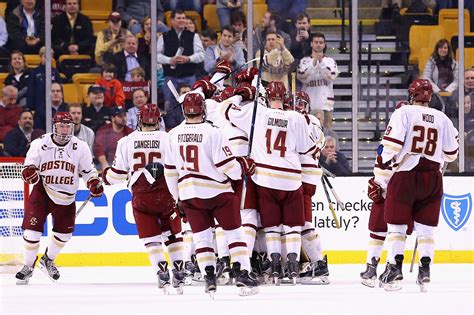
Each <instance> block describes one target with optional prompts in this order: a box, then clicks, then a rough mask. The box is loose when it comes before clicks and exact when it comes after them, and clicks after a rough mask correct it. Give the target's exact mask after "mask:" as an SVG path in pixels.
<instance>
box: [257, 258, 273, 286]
mask: <svg viewBox="0 0 474 315" xmlns="http://www.w3.org/2000/svg"><path fill="white" fill-rule="evenodd" d="M257 259H258V263H259V266H258V271H259V275H260V276H261V277H262V283H264V284H265V283H266V284H271V283H273V279H272V277H271V274H272V262H271V261H270V259H268V255H267V253H265V252H261V253H258V258H257Z"/></svg>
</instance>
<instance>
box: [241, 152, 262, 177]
mask: <svg viewBox="0 0 474 315" xmlns="http://www.w3.org/2000/svg"><path fill="white" fill-rule="evenodd" d="M236 160H237V162H239V164H240V167H241V168H242V176H243V175H245V176H252V175H253V174H255V168H256V167H257V165H256V164H255V161H254V160H253V159H251V158H249V157H246V156H238V157H236Z"/></svg>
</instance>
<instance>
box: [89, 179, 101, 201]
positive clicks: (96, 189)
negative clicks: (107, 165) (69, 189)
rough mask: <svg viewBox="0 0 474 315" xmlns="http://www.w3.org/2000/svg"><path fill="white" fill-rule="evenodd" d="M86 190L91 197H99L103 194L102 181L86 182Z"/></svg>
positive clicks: (92, 180)
mask: <svg viewBox="0 0 474 315" xmlns="http://www.w3.org/2000/svg"><path fill="white" fill-rule="evenodd" d="M87 189H89V192H90V194H91V196H92V197H94V198H96V197H100V196H102V194H103V193H104V186H103V185H102V181H101V180H100V179H99V178H97V177H94V178H91V179H89V180H88V181H87Z"/></svg>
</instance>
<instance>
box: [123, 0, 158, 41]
mask: <svg viewBox="0 0 474 315" xmlns="http://www.w3.org/2000/svg"><path fill="white" fill-rule="evenodd" d="M115 8H116V10H117V11H118V12H121V13H122V16H123V20H124V21H125V23H126V24H127V25H128V29H129V30H130V31H131V32H132V34H134V35H135V34H138V33H140V32H141V25H140V22H139V21H143V20H144V19H145V17H146V16H151V1H150V0H117V5H116V7H115ZM163 12H164V11H163V6H162V5H161V1H156V15H157V17H158V20H159V21H158V27H161V26H164V24H163V22H161V21H163V19H164V15H163Z"/></svg>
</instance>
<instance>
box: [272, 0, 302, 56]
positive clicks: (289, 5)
mask: <svg viewBox="0 0 474 315" xmlns="http://www.w3.org/2000/svg"><path fill="white" fill-rule="evenodd" d="M267 4H268V10H270V11H275V12H276V13H278V14H279V15H280V16H281V18H282V20H283V21H285V20H288V19H290V20H292V21H293V22H294V21H295V20H296V18H297V16H298V15H299V14H300V13H301V12H306V8H307V7H308V0H297V1H295V0H267ZM287 47H288V46H287Z"/></svg>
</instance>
